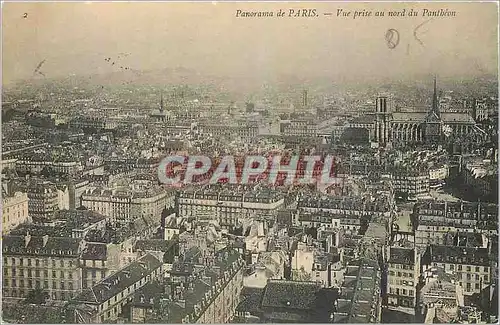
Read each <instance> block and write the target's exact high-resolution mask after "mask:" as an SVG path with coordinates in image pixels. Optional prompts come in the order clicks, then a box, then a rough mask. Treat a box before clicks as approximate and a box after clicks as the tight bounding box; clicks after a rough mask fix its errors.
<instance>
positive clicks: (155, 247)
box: [134, 239, 177, 252]
mask: <svg viewBox="0 0 500 325" xmlns="http://www.w3.org/2000/svg"><path fill="white" fill-rule="evenodd" d="M176 242H177V241H176V240H163V239H145V240H138V241H137V242H136V243H135V246H134V250H141V251H158V252H166V251H167V250H168V249H169V248H170V247H172V246H173V245H175V243H176Z"/></svg>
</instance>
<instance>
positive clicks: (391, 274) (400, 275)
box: [389, 271, 414, 278]
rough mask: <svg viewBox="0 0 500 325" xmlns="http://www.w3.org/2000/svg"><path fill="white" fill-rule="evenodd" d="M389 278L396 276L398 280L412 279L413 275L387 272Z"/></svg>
mask: <svg viewBox="0 0 500 325" xmlns="http://www.w3.org/2000/svg"><path fill="white" fill-rule="evenodd" d="M389 275H390V276H397V277H400V278H413V277H414V275H413V273H406V272H394V271H389Z"/></svg>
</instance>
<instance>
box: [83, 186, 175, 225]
mask: <svg viewBox="0 0 500 325" xmlns="http://www.w3.org/2000/svg"><path fill="white" fill-rule="evenodd" d="M174 200H175V194H174V192H172V191H168V190H166V189H164V188H162V187H159V186H151V187H149V186H141V187H135V188H134V187H130V188H125V189H123V188H113V189H111V188H102V187H92V188H89V189H88V190H86V191H85V193H83V194H82V195H81V204H82V206H84V207H86V208H87V209H90V210H93V211H96V212H99V213H101V214H103V215H105V216H107V217H110V218H111V219H112V220H113V221H115V222H118V223H124V224H125V223H130V222H132V221H133V220H134V219H136V218H139V217H147V218H149V219H152V220H155V221H156V222H157V223H158V224H159V223H160V218H161V213H162V211H163V209H165V208H169V207H172V206H173V205H174Z"/></svg>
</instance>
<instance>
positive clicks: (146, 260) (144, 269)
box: [74, 254, 162, 304]
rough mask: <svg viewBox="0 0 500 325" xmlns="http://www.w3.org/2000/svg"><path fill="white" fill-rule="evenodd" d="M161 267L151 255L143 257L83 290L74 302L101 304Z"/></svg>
mask: <svg viewBox="0 0 500 325" xmlns="http://www.w3.org/2000/svg"><path fill="white" fill-rule="evenodd" d="M161 265H162V262H160V261H159V260H158V259H157V258H156V257H154V256H153V255H151V254H147V255H144V256H143V257H141V258H140V259H139V260H137V261H134V262H132V263H131V264H129V265H128V266H126V267H125V268H123V269H121V270H120V271H118V272H116V273H114V274H112V275H111V276H109V277H107V278H106V279H104V280H103V281H101V282H99V283H98V284H96V285H95V286H93V287H92V288H90V289H87V290H84V291H83V292H82V294H80V295H79V296H78V297H76V298H75V299H74V301H82V302H87V303H94V304H101V303H103V302H105V301H107V300H109V299H110V298H112V297H114V296H116V295H117V294H118V293H120V292H122V291H124V290H125V289H127V288H128V287H130V286H131V285H133V284H134V283H136V282H138V281H140V280H141V279H142V278H145V277H146V276H147V275H149V274H151V273H152V272H154V271H155V270H156V269H158V268H159V267H161Z"/></svg>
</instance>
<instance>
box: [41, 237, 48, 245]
mask: <svg viewBox="0 0 500 325" xmlns="http://www.w3.org/2000/svg"><path fill="white" fill-rule="evenodd" d="M42 239H43V247H45V246H47V242H48V241H49V235H45V236H43V237H42Z"/></svg>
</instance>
